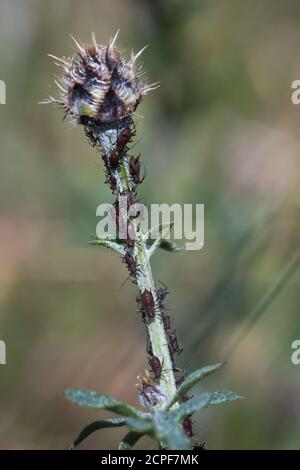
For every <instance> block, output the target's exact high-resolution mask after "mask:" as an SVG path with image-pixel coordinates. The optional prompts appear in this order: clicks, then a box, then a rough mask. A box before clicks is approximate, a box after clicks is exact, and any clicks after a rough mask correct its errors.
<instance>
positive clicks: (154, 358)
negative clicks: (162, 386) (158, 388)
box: [148, 356, 162, 380]
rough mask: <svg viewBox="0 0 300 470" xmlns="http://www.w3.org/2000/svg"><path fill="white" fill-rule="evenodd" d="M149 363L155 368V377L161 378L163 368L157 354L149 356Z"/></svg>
mask: <svg viewBox="0 0 300 470" xmlns="http://www.w3.org/2000/svg"><path fill="white" fill-rule="evenodd" d="M148 364H149V366H150V367H151V369H152V370H153V373H154V377H155V378H156V380H159V379H160V377H161V370H162V367H161V363H160V360H159V358H158V357H157V356H152V357H149V359H148Z"/></svg>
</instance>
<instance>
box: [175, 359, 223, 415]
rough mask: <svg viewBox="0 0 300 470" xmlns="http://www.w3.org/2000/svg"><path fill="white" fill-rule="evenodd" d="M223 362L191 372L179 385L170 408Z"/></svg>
mask: <svg viewBox="0 0 300 470" xmlns="http://www.w3.org/2000/svg"><path fill="white" fill-rule="evenodd" d="M222 365H223V364H221V363H219V364H213V365H211V366H206V367H202V369H198V370H195V371H194V372H192V373H191V374H189V375H188V376H187V377H186V379H185V380H184V382H183V383H182V384H181V385H180V386H179V387H178V389H177V392H176V393H175V395H174V397H173V398H172V400H171V402H170V403H169V405H168V408H170V407H171V406H172V405H174V403H176V402H177V401H178V400H179V399H180V398H181V397H182V396H183V395H185V394H186V393H187V392H188V391H189V390H190V389H191V388H192V387H193V386H194V385H196V383H198V382H199V381H200V380H201V379H203V378H204V377H206V376H207V375H210V374H212V373H213V372H215V371H216V370H218V369H220V367H222Z"/></svg>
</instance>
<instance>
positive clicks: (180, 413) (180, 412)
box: [170, 391, 242, 421]
mask: <svg viewBox="0 0 300 470" xmlns="http://www.w3.org/2000/svg"><path fill="white" fill-rule="evenodd" d="M240 398H242V397H241V396H239V395H237V394H236V393H234V392H228V391H222V392H213V393H203V394H202V395H199V396H196V397H194V398H191V399H190V400H188V401H186V402H184V403H183V404H182V405H181V406H180V407H179V408H177V409H176V410H173V411H171V412H170V413H171V414H172V416H173V419H174V420H175V421H182V419H183V418H185V417H186V416H190V415H192V414H193V413H195V412H196V411H200V410H203V409H204V408H208V407H209V406H214V405H219V404H221V403H225V402H227V401H232V400H237V399H240Z"/></svg>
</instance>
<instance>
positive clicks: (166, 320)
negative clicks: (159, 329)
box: [162, 313, 171, 330]
mask: <svg viewBox="0 0 300 470" xmlns="http://www.w3.org/2000/svg"><path fill="white" fill-rule="evenodd" d="M162 319H163V324H164V327H165V330H170V329H171V317H170V315H166V314H165V313H163V315H162Z"/></svg>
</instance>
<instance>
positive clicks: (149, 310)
mask: <svg viewBox="0 0 300 470" xmlns="http://www.w3.org/2000/svg"><path fill="white" fill-rule="evenodd" d="M141 304H142V309H143V311H144V312H145V314H146V316H147V317H148V318H150V319H153V318H154V317H155V303H154V298H153V294H152V292H151V291H149V290H147V289H145V290H144V292H143V293H142V294H141Z"/></svg>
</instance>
